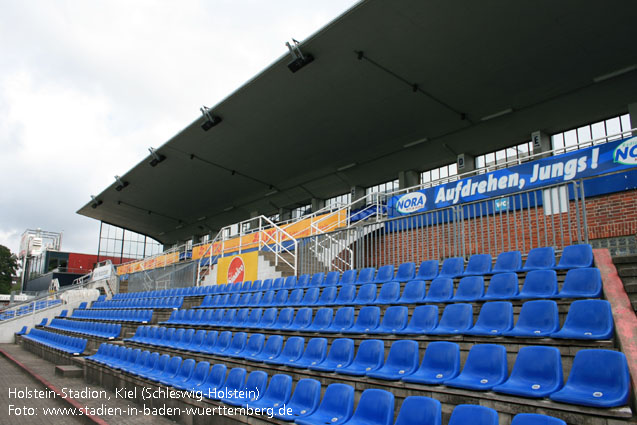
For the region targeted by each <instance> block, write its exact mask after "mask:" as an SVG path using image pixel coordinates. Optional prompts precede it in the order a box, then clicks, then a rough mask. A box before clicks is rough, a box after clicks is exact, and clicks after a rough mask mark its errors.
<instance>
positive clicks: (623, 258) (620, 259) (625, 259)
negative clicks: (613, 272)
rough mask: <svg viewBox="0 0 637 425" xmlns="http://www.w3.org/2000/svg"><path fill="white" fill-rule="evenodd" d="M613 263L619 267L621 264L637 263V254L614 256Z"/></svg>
mask: <svg viewBox="0 0 637 425" xmlns="http://www.w3.org/2000/svg"><path fill="white" fill-rule="evenodd" d="M613 263H615V266H616V267H619V265H620V264H637V255H619V256H617V257H613Z"/></svg>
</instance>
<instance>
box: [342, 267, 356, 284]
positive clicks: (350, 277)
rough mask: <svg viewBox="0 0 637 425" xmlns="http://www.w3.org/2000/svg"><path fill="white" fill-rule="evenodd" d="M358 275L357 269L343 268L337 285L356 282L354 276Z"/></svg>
mask: <svg viewBox="0 0 637 425" xmlns="http://www.w3.org/2000/svg"><path fill="white" fill-rule="evenodd" d="M357 275H358V270H356V269H354V270H345V271H344V272H343V274H342V275H341V279H340V280H339V281H338V284H339V285H352V284H353V283H354V282H356V276H357Z"/></svg>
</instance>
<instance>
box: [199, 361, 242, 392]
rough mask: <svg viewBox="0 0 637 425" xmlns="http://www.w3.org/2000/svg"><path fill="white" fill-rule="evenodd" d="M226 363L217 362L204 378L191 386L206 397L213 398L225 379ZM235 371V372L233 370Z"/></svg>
mask: <svg viewBox="0 0 637 425" xmlns="http://www.w3.org/2000/svg"><path fill="white" fill-rule="evenodd" d="M226 371H227V367H226V365H224V364H222V363H219V364H215V365H213V366H212V368H211V369H210V372H208V376H206V380H205V381H203V383H201V384H200V385H197V386H196V387H194V388H193V390H194V391H201V393H202V395H203V396H204V397H206V398H213V396H214V395H216V392H217V390H218V389H219V388H221V386H222V385H223V383H224V382H225V380H226ZM235 373H236V372H235Z"/></svg>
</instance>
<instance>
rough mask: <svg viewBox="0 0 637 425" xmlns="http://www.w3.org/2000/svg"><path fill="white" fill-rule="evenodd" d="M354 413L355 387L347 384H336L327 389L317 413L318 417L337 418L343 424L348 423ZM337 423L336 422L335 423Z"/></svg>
mask: <svg viewBox="0 0 637 425" xmlns="http://www.w3.org/2000/svg"><path fill="white" fill-rule="evenodd" d="M353 411H354V387H352V386H351V385H347V384H340V383H335V384H331V385H329V386H328V387H327V388H326V389H325V394H324V395H323V400H321V404H320V405H319V408H318V409H317V411H316V414H317V416H319V414H320V416H321V417H324V418H328V420H331V419H332V418H336V420H337V421H340V422H341V423H343V422H346V421H347V420H348V419H349V418H350V417H351V416H352V413H353ZM334 422H336V421H334Z"/></svg>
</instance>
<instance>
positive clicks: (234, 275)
mask: <svg viewBox="0 0 637 425" xmlns="http://www.w3.org/2000/svg"><path fill="white" fill-rule="evenodd" d="M245 271H246V267H245V264H243V259H242V258H241V257H234V258H233V259H232V261H230V264H229V265H228V283H237V282H243V276H244V274H245Z"/></svg>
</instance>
